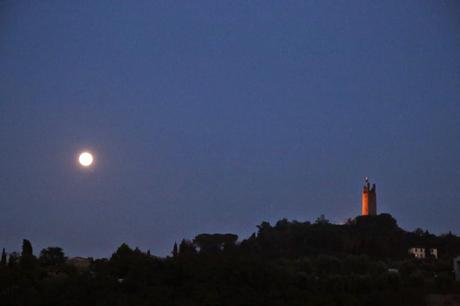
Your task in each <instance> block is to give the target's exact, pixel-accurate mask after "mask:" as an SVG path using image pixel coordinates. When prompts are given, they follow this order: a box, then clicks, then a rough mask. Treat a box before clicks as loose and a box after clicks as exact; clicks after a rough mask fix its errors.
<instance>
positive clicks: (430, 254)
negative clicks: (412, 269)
mask: <svg viewBox="0 0 460 306" xmlns="http://www.w3.org/2000/svg"><path fill="white" fill-rule="evenodd" d="M409 255H411V256H413V257H414V258H418V259H425V258H434V259H438V249H436V248H425V247H413V248H410V249H409Z"/></svg>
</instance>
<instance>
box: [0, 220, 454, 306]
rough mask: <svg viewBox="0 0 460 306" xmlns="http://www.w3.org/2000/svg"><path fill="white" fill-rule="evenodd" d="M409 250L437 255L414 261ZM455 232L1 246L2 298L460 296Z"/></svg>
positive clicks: (294, 232)
mask: <svg viewBox="0 0 460 306" xmlns="http://www.w3.org/2000/svg"><path fill="white" fill-rule="evenodd" d="M410 247H423V248H436V249H437V250H438V254H439V258H438V259H436V258H434V257H428V258H426V259H424V260H418V259H415V258H411V257H410V256H409V255H408V249H409V248H410ZM459 254H460V237H457V236H455V235H453V234H451V233H449V234H446V235H441V236H436V235H433V234H430V233H429V232H428V231H423V230H421V229H417V230H416V231H414V232H406V231H404V230H402V229H401V228H399V227H398V225H397V223H396V221H395V220H394V219H393V218H392V217H391V216H390V215H387V214H382V215H379V216H373V217H370V216H369V217H357V218H355V219H353V220H349V221H348V222H347V223H346V224H343V225H337V224H331V223H330V222H329V221H328V220H327V219H326V218H325V217H323V216H322V217H320V218H318V219H317V220H316V221H315V222H314V223H310V222H297V221H288V220H285V219H283V220H280V221H278V222H277V223H276V224H275V225H273V226H272V225H270V224H269V223H267V222H263V223H262V224H260V225H259V226H258V231H257V232H256V233H254V234H253V235H251V237H249V238H248V239H246V240H243V241H241V242H238V236H236V235H234V234H200V235H198V236H196V237H195V238H194V239H193V240H182V241H181V242H180V243H179V244H174V246H173V248H172V252H171V256H168V257H166V258H160V257H156V256H154V255H152V254H150V252H149V251H147V252H144V251H141V250H139V249H138V248H135V249H133V248H131V247H129V246H128V245H127V244H122V245H121V246H120V247H119V248H118V249H117V250H116V251H115V253H114V254H113V255H112V256H111V257H110V258H109V259H105V258H103V259H96V260H94V259H91V258H89V259H83V258H73V259H72V258H71V259H67V258H66V257H65V254H64V251H63V250H62V249H61V248H59V247H49V248H46V249H43V250H42V251H41V252H40V253H39V254H38V256H34V253H33V249H32V244H31V243H30V242H29V241H28V240H24V241H23V247H22V252H21V253H16V252H12V253H9V254H7V253H6V252H5V250H3V253H2V257H1V262H0V304H1V305H48V306H51V305H162V306H164V305H184V306H186V305H196V306H206V305H232V306H233V305H248V306H249V305H251V306H254V305H299V306H300V305H328V306H329V305H343V306H346V305H363V306H364V305H377V306H378V305H395V306H396V305H401V306H402V305H404V306H406V305H425V296H426V295H427V294H430V293H440V294H446V293H459V292H460V288H459V285H458V283H456V282H454V278H453V273H452V258H453V257H455V256H457V255H459Z"/></svg>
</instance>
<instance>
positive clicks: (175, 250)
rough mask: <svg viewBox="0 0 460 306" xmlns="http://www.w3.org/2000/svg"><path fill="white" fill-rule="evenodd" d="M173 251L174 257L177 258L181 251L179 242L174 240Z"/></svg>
mask: <svg viewBox="0 0 460 306" xmlns="http://www.w3.org/2000/svg"><path fill="white" fill-rule="evenodd" d="M171 253H172V256H173V257H174V258H176V257H177V255H178V254H179V251H178V250H177V242H174V247H173V250H172V252H171Z"/></svg>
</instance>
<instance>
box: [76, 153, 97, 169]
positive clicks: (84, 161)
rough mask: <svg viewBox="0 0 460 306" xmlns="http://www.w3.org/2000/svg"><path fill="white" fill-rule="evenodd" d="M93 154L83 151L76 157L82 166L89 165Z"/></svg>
mask: <svg viewBox="0 0 460 306" xmlns="http://www.w3.org/2000/svg"><path fill="white" fill-rule="evenodd" d="M93 160H94V159H93V155H92V154H91V153H89V152H83V153H81V154H80V156H79V157H78V162H79V163H80V165H82V166H83V167H89V166H91V164H92V163H93Z"/></svg>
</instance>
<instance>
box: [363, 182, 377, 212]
mask: <svg viewBox="0 0 460 306" xmlns="http://www.w3.org/2000/svg"><path fill="white" fill-rule="evenodd" d="M376 214H377V196H376V191H375V184H372V188H371V184H369V179H368V178H367V177H366V182H365V183H364V187H363V206H362V215H363V216H375V215H376Z"/></svg>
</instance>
